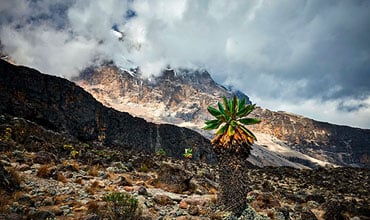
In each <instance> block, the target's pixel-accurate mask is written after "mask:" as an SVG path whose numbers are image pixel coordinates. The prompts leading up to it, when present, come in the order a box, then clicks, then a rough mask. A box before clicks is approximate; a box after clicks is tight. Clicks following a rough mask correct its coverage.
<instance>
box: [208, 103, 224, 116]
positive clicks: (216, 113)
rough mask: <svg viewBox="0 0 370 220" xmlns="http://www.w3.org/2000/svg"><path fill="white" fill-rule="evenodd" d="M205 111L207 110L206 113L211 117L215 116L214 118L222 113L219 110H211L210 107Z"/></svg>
mask: <svg viewBox="0 0 370 220" xmlns="http://www.w3.org/2000/svg"><path fill="white" fill-rule="evenodd" d="M207 109H208V112H209V113H211V115H213V116H215V117H216V118H218V117H220V116H221V115H222V113H221V112H220V111H219V110H217V109H215V108H213V107H212V106H208V108H207Z"/></svg>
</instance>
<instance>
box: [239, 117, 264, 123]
mask: <svg viewBox="0 0 370 220" xmlns="http://www.w3.org/2000/svg"><path fill="white" fill-rule="evenodd" d="M238 121H239V122H240V123H242V124H244V125H253V124H258V123H260V122H261V120H259V119H257V118H241V119H239V120H238Z"/></svg>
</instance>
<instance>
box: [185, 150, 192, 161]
mask: <svg viewBox="0 0 370 220" xmlns="http://www.w3.org/2000/svg"><path fill="white" fill-rule="evenodd" d="M183 156H184V157H185V158H186V159H191V158H192V157H193V149H191V148H185V153H184V154H183Z"/></svg>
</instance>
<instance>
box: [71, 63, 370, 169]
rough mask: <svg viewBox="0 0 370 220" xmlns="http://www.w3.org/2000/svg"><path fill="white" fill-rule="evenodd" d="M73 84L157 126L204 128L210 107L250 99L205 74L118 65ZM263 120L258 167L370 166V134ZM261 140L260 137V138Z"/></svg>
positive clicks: (282, 117) (280, 118)
mask: <svg viewBox="0 0 370 220" xmlns="http://www.w3.org/2000/svg"><path fill="white" fill-rule="evenodd" d="M74 81H75V82H76V83H77V84H78V85H80V86H81V87H83V88H84V89H85V90H86V91H88V92H89V93H91V94H92V95H93V96H94V97H95V98H96V99H97V100H99V101H100V102H102V103H103V104H104V105H106V106H109V107H112V108H115V109H117V110H119V111H125V112H129V113H130V114H132V115H135V116H138V117H143V118H145V119H146V120H148V121H151V122H156V123H171V124H175V125H178V126H183V127H188V128H191V129H194V130H196V131H198V132H200V133H201V134H203V135H204V136H205V137H207V138H211V137H212V133H210V132H206V131H204V130H202V127H203V125H204V121H205V120H208V119H210V118H211V116H210V114H209V113H208V112H207V106H209V105H213V106H215V105H217V102H218V101H220V100H221V97H223V96H226V97H231V96H233V94H237V95H238V96H239V97H245V98H246V99H247V100H248V101H249V98H248V96H246V95H245V94H243V93H241V92H240V91H233V90H230V89H227V88H225V87H224V86H221V85H219V84H217V83H216V82H214V81H213V79H212V78H211V76H210V74H209V73H208V72H207V71H206V70H189V69H179V70H174V69H170V68H168V69H166V70H164V71H163V74H162V75H161V76H156V77H154V76H153V77H143V76H141V75H140V73H139V71H138V70H123V69H119V68H117V67H116V66H114V65H113V64H107V65H104V66H100V67H96V68H93V67H92V68H89V69H87V70H85V71H84V72H82V73H81V75H80V77H79V78H76V79H74ZM252 116H254V117H257V118H260V119H262V122H261V123H260V124H257V125H254V126H252V127H251V130H252V131H253V132H255V133H256V135H257V138H258V139H259V141H258V142H257V144H256V145H255V147H254V150H253V151H252V155H251V157H250V158H249V160H250V161H251V162H252V163H254V164H256V165H258V166H266V165H268V166H293V167H300V168H306V167H316V166H327V165H329V166H336V165H340V166H365V167H369V166H370V159H369V158H370V144H369V143H370V131H369V130H365V129H357V128H351V127H347V126H338V125H333V124H328V123H323V122H318V121H314V120H312V119H308V118H305V117H303V116H299V115H295V114H291V113H286V112H273V111H270V110H268V109H263V108H261V107H258V108H257V109H256V110H255V111H254V112H253V113H252ZM259 137H260V138H259Z"/></svg>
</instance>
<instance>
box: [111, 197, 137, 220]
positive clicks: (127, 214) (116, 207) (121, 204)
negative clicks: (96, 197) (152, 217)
mask: <svg viewBox="0 0 370 220" xmlns="http://www.w3.org/2000/svg"><path fill="white" fill-rule="evenodd" d="M104 200H105V201H106V202H107V214H108V216H107V217H108V218H110V219H128V220H130V219H139V216H140V215H139V211H140V210H139V203H138V200H137V199H136V198H134V197H133V196H132V195H130V194H128V193H125V192H112V193H109V194H107V195H106V196H105V197H104Z"/></svg>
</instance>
